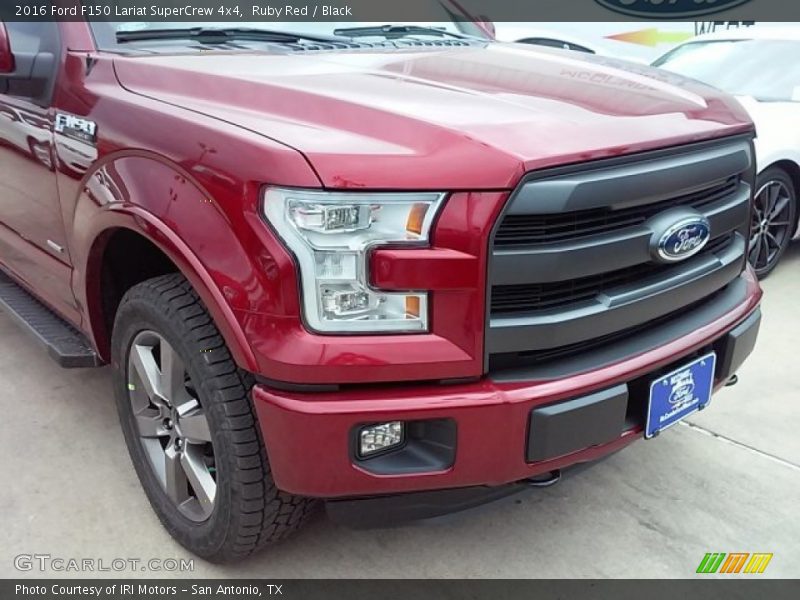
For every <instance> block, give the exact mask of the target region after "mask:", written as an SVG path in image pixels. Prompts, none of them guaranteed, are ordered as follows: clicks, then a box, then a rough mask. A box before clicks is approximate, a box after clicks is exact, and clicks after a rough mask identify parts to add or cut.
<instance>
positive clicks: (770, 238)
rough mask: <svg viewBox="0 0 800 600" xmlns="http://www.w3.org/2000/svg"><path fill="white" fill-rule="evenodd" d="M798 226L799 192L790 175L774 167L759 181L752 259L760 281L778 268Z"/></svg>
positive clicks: (755, 202)
mask: <svg viewBox="0 0 800 600" xmlns="http://www.w3.org/2000/svg"><path fill="white" fill-rule="evenodd" d="M796 224H797V190H796V189H795V187H794V183H793V182H792V179H791V177H789V174H788V173H786V171H784V170H783V169H780V168H777V167H771V168H769V169H767V170H766V171H764V172H763V173H762V174H761V175H759V177H758V183H757V184H756V194H755V197H754V202H753V215H752V220H751V223H750V249H749V253H748V259H749V260H750V264H751V265H752V266H753V269H755V272H756V274H757V275H758V277H759V278H763V277H766V276H767V275H769V273H770V272H771V271H772V270H773V269H774V268H775V267H776V265H777V264H778V261H779V260H780V259H781V256H783V253H784V252H785V251H786V248H787V246H788V245H789V242H790V241H791V239H792V233H793V232H794V226H795V225H796Z"/></svg>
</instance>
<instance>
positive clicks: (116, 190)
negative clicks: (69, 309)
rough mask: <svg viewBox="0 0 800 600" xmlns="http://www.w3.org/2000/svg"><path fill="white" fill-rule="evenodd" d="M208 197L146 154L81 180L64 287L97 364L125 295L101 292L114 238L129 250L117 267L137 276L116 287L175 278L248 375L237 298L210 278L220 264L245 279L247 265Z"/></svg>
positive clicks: (112, 162) (113, 162)
mask: <svg viewBox="0 0 800 600" xmlns="http://www.w3.org/2000/svg"><path fill="white" fill-rule="evenodd" d="M210 198H211V195H210V194H208V193H207V192H206V191H205V190H204V189H203V187H202V185H201V184H200V183H199V182H198V181H197V180H196V179H195V178H194V177H193V176H192V175H191V174H190V173H188V172H186V171H185V170H184V169H182V168H181V167H180V166H179V165H176V164H172V163H169V162H167V161H165V160H163V159H161V158H160V157H155V156H153V155H149V154H147V153H135V152H134V153H132V152H126V153H122V154H120V155H117V156H115V157H113V158H110V159H109V160H105V161H102V163H101V164H98V165H96V166H95V167H94V168H93V169H92V171H91V172H90V173H87V175H86V176H85V177H84V179H83V182H82V191H81V193H80V196H79V198H78V199H77V201H76V205H75V211H74V215H73V219H72V221H73V222H72V232H73V239H72V240H71V247H72V250H73V253H74V256H73V258H74V263H75V264H74V272H73V282H72V285H73V291H74V293H75V297H76V299H77V300H78V302H79V304H80V305H81V306H82V308H83V319H84V322H83V329H84V330H85V331H86V333H87V334H89V335H90V337H91V338H92V340H93V342H94V345H95V347H96V349H97V351H98V353H99V354H100V356H101V358H102V359H103V360H104V361H106V362H108V361H110V359H111V353H110V339H111V325H112V324H113V318H114V312H115V310H116V306H117V305H118V301H119V299H121V294H122V293H124V291H126V290H125V289H122V290H121V291H119V290H118V292H120V293H118V294H117V296H118V297H113V296H112V297H111V298H109V293H108V289H107V288H105V285H107V284H108V281H109V280H108V273H107V270H108V268H109V264H111V265H112V266H113V265H114V263H113V262H111V263H110V262H109V261H113V260H114V259H116V258H119V255H120V252H119V250H118V248H119V244H120V242H119V240H120V239H121V238H122V239H124V241H126V242H129V244H125V245H124V247H125V248H126V249H128V247H129V245H130V244H132V245H133V248H130V250H129V251H128V254H129V255H130V256H128V257H127V258H129V259H131V260H130V261H129V262H128V263H125V266H126V267H130V266H131V265H133V266H135V267H136V270H137V271H138V272H140V276H139V277H136V276H133V275H131V276H129V277H123V278H122V280H123V281H126V282H128V283H130V284H131V285H135V284H136V283H138V282H140V280H141V279H142V277H145V278H147V277H149V276H158V275H162V274H164V272H165V271H168V272H180V273H181V274H182V275H183V276H184V277H185V278H186V279H187V280H188V281H189V282H190V283H191V285H192V287H193V288H194V289H195V291H196V292H197V294H198V295H199V297H200V299H201V300H202V302H203V303H204V305H205V306H206V308H207V309H208V311H209V313H210V314H211V317H212V318H213V319H214V322H215V324H216V326H217V328H218V329H219V331H220V333H221V335H222V336H223V338H224V340H225V342H226V344H227V346H228V348H229V349H230V351H231V354H232V356H233V358H234V360H235V361H236V363H237V364H238V365H239V366H240V367H241V368H243V369H246V370H248V371H256V370H257V361H256V358H255V355H254V353H253V351H252V348H251V347H250V345H249V343H248V341H247V338H246V336H245V333H244V331H243V329H242V327H241V325H240V323H239V321H238V320H237V318H236V315H235V312H234V308H236V307H233V306H232V305H231V301H230V299H231V297H236V298H241V294H239V295H237V293H238V290H235V289H227V288H228V287H229V286H225V285H223V284H222V283H220V281H218V280H217V279H215V277H214V274H215V273H216V274H217V277H219V274H220V273H223V274H224V273H225V272H226V271H225V270H224V269H221V268H220V266H221V265H222V266H223V267H224V266H227V267H230V265H231V264H234V265H237V266H239V265H242V262H243V261H244V263H245V264H244V266H243V267H241V269H242V270H244V271H245V272H252V267H253V265H252V264H250V259H249V257H248V255H247V253H246V252H245V250H244V249H243V248H242V247H241V246H240V244H239V242H238V239H237V237H236V234H235V233H234V231H233V227H232V225H231V223H230V222H229V219H228V218H227V216H226V215H225V213H224V212H223V211H222V209H221V207H220V206H219V205H218V204H217V203H216V202H215V201H214V200H211V199H210ZM198 207H200V208H199V209H198ZM201 211H206V212H201ZM209 240H211V242H213V243H211V242H210V241H209ZM221 246H224V247H225V248H226V250H227V253H225V255H224V256H220V255H221V254H222V253H220V252H219V249H220V247H221ZM123 254H124V253H123ZM150 261H153V262H150ZM104 270H105V271H106V272H105V273H104ZM126 275H127V274H126ZM226 281H232V280H230V279H226ZM104 284H105V285H104ZM251 285H252V283H251ZM129 287H130V286H128V288H129ZM104 288H105V289H104ZM223 288H225V289H224V291H223Z"/></svg>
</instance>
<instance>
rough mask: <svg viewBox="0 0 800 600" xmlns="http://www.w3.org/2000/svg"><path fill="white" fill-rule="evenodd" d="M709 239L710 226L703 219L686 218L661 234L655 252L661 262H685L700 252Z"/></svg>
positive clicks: (701, 217)
mask: <svg viewBox="0 0 800 600" xmlns="http://www.w3.org/2000/svg"><path fill="white" fill-rule="evenodd" d="M710 237H711V226H710V224H709V222H708V219H706V218H705V217H703V216H702V215H701V216H697V217H687V218H685V219H682V220H681V221H678V222H677V223H675V224H673V225H672V226H671V227H669V229H667V230H666V231H665V232H664V233H662V234H661V235H660V236H659V238H658V242H657V247H656V252H657V255H658V258H659V259H661V260H662V261H663V262H678V261H681V260H686V259H687V258H689V257H690V256H694V255H695V254H697V253H698V252H700V251H701V250H702V249H703V247H704V246H705V245H706V244H707V243H708V240H709V238H710Z"/></svg>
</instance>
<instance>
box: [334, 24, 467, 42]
mask: <svg viewBox="0 0 800 600" xmlns="http://www.w3.org/2000/svg"><path fill="white" fill-rule="evenodd" d="M333 33H334V35H338V36H346V37H372V36H382V37H385V38H387V39H392V38H401V37H406V36H409V35H434V36H437V37H445V36H449V37H454V38H459V39H469V36H466V35H461V34H459V33H453V32H451V31H447V30H446V29H436V28H435V27H419V26H416V25H378V26H375V27H346V28H344V29H334V30H333Z"/></svg>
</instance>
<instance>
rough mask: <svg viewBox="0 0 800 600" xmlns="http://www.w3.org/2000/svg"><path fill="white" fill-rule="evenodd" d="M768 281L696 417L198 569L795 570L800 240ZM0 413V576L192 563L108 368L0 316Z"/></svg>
mask: <svg viewBox="0 0 800 600" xmlns="http://www.w3.org/2000/svg"><path fill="white" fill-rule="evenodd" d="M764 287H765V290H766V297H765V300H764V322H763V325H762V330H761V338H760V342H759V346H758V348H757V350H756V353H755V355H754V356H753V357H751V359H750V361H749V362H748V363H747V364H746V366H745V367H744V368H743V369H742V371H741V372H740V374H739V375H740V379H741V381H740V383H739V385H738V386H736V387H734V388H728V389H725V390H723V391H722V392H721V393H720V394H719V395H718V396H716V397H715V399H714V402H713V403H712V406H711V407H710V409H709V410H707V411H705V412H704V413H702V414H701V415H698V416H696V417H695V418H692V419H691V420H690V422H689V424H685V425H680V426H678V427H676V428H673V429H672V430H671V431H669V432H668V433H666V434H664V435H663V436H661V437H660V438H658V439H657V440H655V441H652V442H638V443H637V444H634V445H633V446H632V447H630V448H628V449H626V450H624V451H623V452H621V453H619V454H617V455H615V456H613V457H611V458H610V459H608V460H607V461H605V462H603V463H601V464H599V465H597V466H595V467H594V468H592V469H590V470H587V471H585V472H583V473H581V474H580V475H579V476H576V477H574V478H571V479H567V480H565V481H564V482H563V483H561V484H559V485H557V486H555V487H554V488H550V489H547V490H531V491H530V492H526V493H524V494H522V495H519V496H517V497H515V498H509V499H506V500H504V501H501V502H499V503H495V504H493V505H490V506H487V507H482V508H480V509H477V510H474V511H470V512H468V513H462V514H461V515H458V516H451V517H448V518H446V519H442V520H438V521H435V522H431V523H425V524H415V525H409V526H406V527H399V528H392V529H384V530H373V531H353V530H348V529H344V528H341V527H337V526H335V525H333V524H331V523H329V522H328V521H327V520H325V518H324V516H322V515H319V516H317V517H316V518H315V519H314V520H313V522H312V523H311V524H310V526H309V527H307V528H306V529H305V530H304V531H303V532H301V534H300V535H298V536H297V537H295V538H294V539H292V540H290V541H288V542H286V543H284V544H282V545H280V546H278V547H275V548H273V549H271V550H268V551H267V552H264V553H262V554H260V555H259V556H257V557H255V558H252V559H250V560H248V561H246V562H244V563H242V564H240V565H237V566H232V567H218V566H214V565H208V564H206V563H204V562H202V561H200V560H199V559H198V560H195V570H194V572H193V573H192V574H191V576H192V577H221V576H235V577H240V576H241V577H246V576H256V577H259V576H264V577H271V578H290V577H402V578H409V577H523V578H524V577H689V576H692V575H693V574H694V571H695V569H696V567H697V565H698V564H699V562H700V560H701V559H702V557H703V555H704V554H705V553H706V552H772V553H774V558H773V560H772V562H771V563H770V565H769V567H768V568H767V571H766V573H765V575H766V576H771V577H799V576H800V517H798V506H800V435H798V429H800V393H798V390H797V384H796V382H795V377H798V376H800V358H798V357H799V356H800V353H799V352H798V346H800V243H796V244H795V245H794V247H793V248H791V249H790V253H789V254H788V255H787V257H786V258H785V259H784V261H783V263H782V265H781V266H780V267H779V268H778V270H777V271H776V272H775V273H774V274H773V275H772V276H771V277H770V278H769V279H767V281H766V282H765V285H764ZM0 408H2V418H0V465H2V475H3V483H2V484H0V577H15V576H19V575H21V573H19V572H18V571H16V570H15V568H14V564H13V557H14V556H16V555H19V554H33V553H45V554H50V555H52V556H54V557H63V558H79V559H80V558H84V557H86V558H94V559H103V560H104V561H106V563H110V562H111V560H112V559H114V558H126V559H127V558H139V559H144V560H147V559H151V558H157V559H164V558H181V557H186V558H189V555H188V554H187V553H186V552H184V551H183V550H182V549H181V548H180V547H179V546H178V545H177V544H175V543H174V542H173V541H172V540H171V538H170V537H169V536H168V535H167V534H166V533H165V532H164V530H162V528H161V526H160V525H159V523H158V521H157V519H156V517H155V516H154V514H153V513H152V512H151V510H150V508H149V506H148V504H147V501H146V499H145V496H144V494H143V493H142V492H141V491H140V488H139V484H138V482H137V480H136V478H135V475H134V472H133V469H132V467H131V466H130V463H129V461H128V456H127V452H126V449H125V446H124V442H123V439H122V435H121V433H120V431H119V427H118V425H117V417H116V413H115V409H114V404H113V401H112V399H111V396H110V384H109V376H108V372H107V371H106V370H94V371H62V370H60V369H59V368H58V367H57V366H56V365H55V364H54V363H52V362H50V360H49V359H48V358H47V356H46V354H45V353H44V352H43V351H42V350H41V349H40V348H39V347H38V346H36V345H35V344H34V343H33V342H32V341H30V340H29V339H28V338H27V337H26V336H25V335H24V334H22V333H21V332H19V331H18V330H17V329H16V328H15V326H14V325H13V324H12V323H11V322H10V320H9V319H8V318H7V317H6V316H5V315H2V314H0ZM29 574H30V575H37V576H41V574H40V573H37V572H35V571H34V572H31V573H29ZM45 575H49V576H58V575H61V574H60V573H54V572H50V573H47V574H45ZM67 575H73V576H79V575H81V574H79V573H67ZM122 575H125V576H131V575H135V574H131V573H122ZM149 576H151V577H161V576H170V574H169V573H150V574H149Z"/></svg>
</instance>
